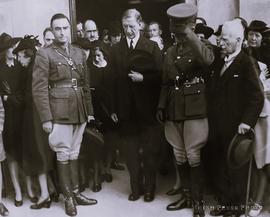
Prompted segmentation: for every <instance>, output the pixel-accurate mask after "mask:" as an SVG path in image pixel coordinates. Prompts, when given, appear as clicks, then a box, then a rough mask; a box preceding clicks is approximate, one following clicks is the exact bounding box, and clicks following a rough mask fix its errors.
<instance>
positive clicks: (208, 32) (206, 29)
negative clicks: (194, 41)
mask: <svg viewBox="0 0 270 217" xmlns="http://www.w3.org/2000/svg"><path fill="white" fill-rule="evenodd" d="M194 32H195V33H196V34H204V36H205V38H206V39H208V38H210V37H211V36H212V35H213V33H214V30H213V29H212V28H211V27H209V26H200V27H198V28H197V29H196V28H195V31H194Z"/></svg>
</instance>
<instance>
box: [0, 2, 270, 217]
mask: <svg viewBox="0 0 270 217" xmlns="http://www.w3.org/2000/svg"><path fill="white" fill-rule="evenodd" d="M167 15H168V18H169V29H170V35H171V38H170V39H169V40H167V39H164V38H162V27H161V25H160V24H159V23H158V22H155V21H152V22H150V23H149V24H146V23H145V22H144V21H143V19H142V16H141V13H140V12H139V11H138V10H136V9H128V10H126V11H125V12H124V13H123V15H122V19H121V20H119V21H118V20H115V21H111V22H110V23H109V25H108V29H105V30H103V31H101V30H100V29H98V26H97V24H96V22H95V21H94V20H90V19H89V20H86V21H85V22H84V23H81V22H80V23H78V24H77V39H76V40H75V41H74V42H73V43H70V30H71V23H70V21H69V19H68V17H66V16H65V15H64V14H55V15H54V16H52V18H51V20H50V27H48V28H46V29H45V30H44V32H43V41H44V45H43V46H42V45H41V43H40V42H39V41H38V39H37V37H34V36H32V35H26V36H24V37H23V38H12V37H11V36H10V35H8V34H6V33H2V34H1V35H0V91H1V98H0V99H1V100H0V131H1V132H2V135H1V136H0V162H1V163H0V214H1V215H3V216H7V215H8V214H9V211H8V209H7V208H6V207H5V205H4V204H3V201H2V195H1V192H2V191H1V189H2V188H3V184H2V170H1V166H2V165H1V164H2V162H3V161H4V160H5V159H7V165H8V170H9V174H10V179H11V181H12V185H13V187H14V191H15V198H14V204H15V206H17V207H19V206H22V205H23V194H22V178H21V177H20V174H19V171H20V169H22V171H23V176H22V177H23V179H25V181H24V182H25V184H26V192H27V194H28V197H29V200H30V201H31V202H32V203H33V204H32V205H31V206H30V208H31V209H42V208H49V207H50V205H51V202H52V201H54V202H58V199H59V194H60V193H61V194H63V196H64V203H65V212H66V214H67V215H69V216H75V215H77V208H76V207H77V206H78V205H95V204H97V200H95V199H91V198H88V197H86V196H85V195H83V194H82V192H83V191H84V190H85V189H86V188H88V187H89V176H90V171H93V185H92V191H94V192H98V191H100V190H101V189H102V182H103V181H106V182H112V181H113V176H112V173H111V168H114V169H118V170H124V166H123V165H121V164H120V160H119V159H120V156H122V157H123V159H124V162H125V163H126V166H127V170H128V173H129V177H130V190H131V192H130V195H129V196H128V200H130V201H136V200H138V199H139V198H140V197H141V195H143V196H144V201H145V202H151V201H153V200H154V199H155V191H156V188H158V187H159V186H157V185H156V176H157V171H158V170H159V169H160V168H161V167H162V165H164V164H166V163H167V160H168V158H171V159H172V165H170V166H172V167H174V168H173V171H174V172H175V174H176V176H175V177H176V178H175V184H174V186H172V189H170V190H169V191H168V192H167V195H179V199H178V200H177V201H175V202H174V203H171V204H169V205H168V206H167V210H168V211H174V210H181V209H184V208H190V209H193V216H194V217H204V216H205V209H206V204H210V202H209V201H207V202H205V197H204V192H205V190H206V189H207V191H210V192H211V194H212V195H214V198H215V200H216V201H215V203H216V204H218V205H215V206H213V207H212V208H211V211H210V215H212V216H227V217H229V216H231V217H233V216H236V217H237V216H240V215H242V214H243V213H244V212H245V211H247V212H248V214H249V216H258V215H259V214H260V213H261V211H262V210H263V206H264V205H266V204H264V201H265V197H266V196H267V195H265V192H267V187H269V180H270V166H269V165H270V133H269V130H268V127H269V124H270V116H269V115H270V101H269V100H270V96H269V93H270V80H269V78H270V74H269V71H268V69H269V67H270V28H268V27H267V24H266V23H265V22H263V21H261V20H253V21H252V22H251V23H250V24H248V23H247V22H246V21H245V20H244V19H243V18H241V17H235V18H234V19H233V20H230V21H226V22H225V23H223V24H222V25H220V26H219V27H218V29H217V30H216V31H214V30H213V29H212V28H211V27H209V26H207V23H206V21H205V19H203V18H200V17H197V7H196V6H194V5H191V4H186V3H183V4H177V5H174V6H172V7H170V8H169V9H168V10H167ZM210 38H211V39H212V40H209V39H210ZM214 39H215V40H214ZM170 154H171V155H170ZM253 159H254V160H255V166H254V168H253V176H254V175H256V183H254V182H252V184H251V190H252V192H253V193H252V194H251V195H250V197H249V198H248V199H249V203H248V204H247V203H246V195H249V189H248V190H247V189H246V186H247V184H249V183H248V182H249V180H250V175H251V174H250V173H248V171H249V170H250V168H249V166H250V165H251V164H250V162H252V160H253ZM173 164H174V165H173ZM36 180H37V182H36ZM36 188H38V189H39V190H35V189H36ZM247 191H248V192H247Z"/></svg>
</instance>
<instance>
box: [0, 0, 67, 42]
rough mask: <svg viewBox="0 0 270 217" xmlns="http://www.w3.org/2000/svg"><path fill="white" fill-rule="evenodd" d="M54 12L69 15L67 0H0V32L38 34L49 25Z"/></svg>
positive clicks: (13, 34)
mask: <svg viewBox="0 0 270 217" xmlns="http://www.w3.org/2000/svg"><path fill="white" fill-rule="evenodd" d="M55 13H64V14H65V15H67V16H68V17H69V0H0V34H1V33H3V32H6V33H8V34H10V35H12V36H20V37H22V36H24V35H25V34H32V35H35V36H36V35H39V40H40V41H41V42H42V32H43V30H44V29H45V28H46V27H48V26H49V25H50V18H51V16H52V15H53V14H55Z"/></svg>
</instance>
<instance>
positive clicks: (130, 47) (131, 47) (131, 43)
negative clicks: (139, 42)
mask: <svg viewBox="0 0 270 217" xmlns="http://www.w3.org/2000/svg"><path fill="white" fill-rule="evenodd" d="M129 49H130V50H133V49H134V47H133V40H132V39H131V40H130V44H129Z"/></svg>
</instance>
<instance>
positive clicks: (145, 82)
mask: <svg viewBox="0 0 270 217" xmlns="http://www.w3.org/2000/svg"><path fill="white" fill-rule="evenodd" d="M141 21H142V17H141V14H140V12H139V11H137V10H136V9H129V10H127V11H125V12H124V14H123V16H122V26H123V29H124V34H125V38H122V39H121V41H120V42H119V43H118V44H116V45H114V46H113V47H112V51H111V60H112V62H111V63H112V66H113V67H112V70H113V73H112V74H113V75H115V91H114V96H115V97H114V104H115V110H116V113H117V115H118V119H119V124H120V133H121V135H122V138H123V146H122V147H123V154H124V156H125V158H126V163H127V168H128V171H129V174H130V185H131V194H130V195H129V198H128V199H129V200H131V201H135V200H138V199H139V198H140V195H141V194H144V201H146V202H150V201H152V200H153V199H154V196H155V185H156V167H157V160H156V158H155V156H156V155H157V151H158V145H159V143H160V140H161V139H160V136H159V135H162V134H161V133H160V126H159V125H158V123H157V121H156V120H155V110H156V109H155V107H156V104H157V101H158V93H159V86H160V80H161V79H160V78H161V62H162V56H161V52H160V50H159V48H158V46H157V44H156V43H155V42H153V41H150V40H149V39H146V38H144V37H143V36H141V35H140V29H141ZM136 51H138V52H140V53H148V54H149V55H148V56H151V59H150V61H151V62H152V61H153V62H154V63H155V64H154V65H153V67H152V68H150V69H144V67H143V66H144V65H143V64H139V65H137V67H135V68H133V67H131V65H130V62H133V61H132V60H131V59H133V58H131V56H132V55H131V53H134V52H135V53H136ZM133 57H134V56H133ZM135 62H137V61H135ZM147 65H149V64H147ZM142 165H143V166H142Z"/></svg>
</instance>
